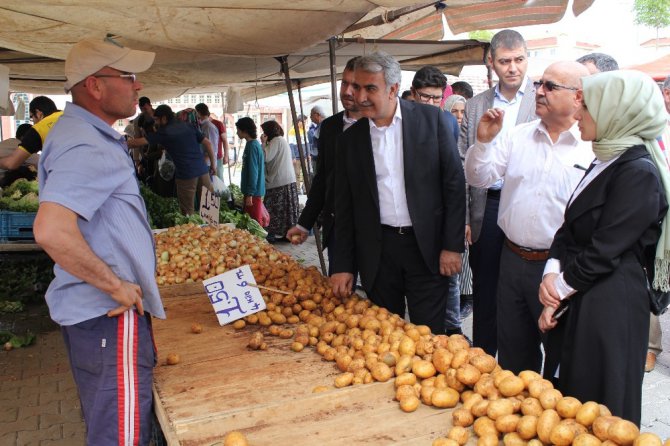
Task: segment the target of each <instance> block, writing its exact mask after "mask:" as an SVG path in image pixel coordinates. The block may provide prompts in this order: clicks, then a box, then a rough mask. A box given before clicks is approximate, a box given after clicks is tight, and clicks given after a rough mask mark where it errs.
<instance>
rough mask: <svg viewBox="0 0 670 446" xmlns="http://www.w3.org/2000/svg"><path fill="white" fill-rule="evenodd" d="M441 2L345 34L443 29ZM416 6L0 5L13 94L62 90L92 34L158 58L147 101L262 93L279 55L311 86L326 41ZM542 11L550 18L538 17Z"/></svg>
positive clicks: (452, 5) (343, 54)
mask: <svg viewBox="0 0 670 446" xmlns="http://www.w3.org/2000/svg"><path fill="white" fill-rule="evenodd" d="M592 1H593V0H574V4H573V7H574V8H576V7H577V6H578V4H579V5H582V6H581V7H584V5H586V6H585V7H588V5H590V3H591V2H592ZM434 3H435V2H424V3H418V5H419V6H422V5H423V6H425V5H427V7H426V8H425V9H421V10H417V12H414V13H412V14H411V15H408V16H403V17H405V18H401V19H398V20H397V21H396V22H393V21H391V22H390V23H386V24H384V25H382V26H380V27H378V28H365V29H361V30H357V31H352V32H351V33H346V34H345V35H347V36H356V35H363V36H364V37H368V38H369V37H375V38H377V37H382V36H384V35H388V34H389V32H393V30H394V29H395V30H397V29H398V28H404V27H408V26H409V27H411V26H412V24H413V23H414V22H416V21H417V20H419V19H421V18H422V17H423V19H421V20H424V19H425V18H426V17H429V18H431V17H432V18H434V19H435V18H437V19H439V21H440V23H441V20H442V19H441V12H442V11H439V12H438V11H437V10H436V8H435V7H433V5H434ZM442 3H446V4H447V7H446V10H444V14H445V16H446V17H447V20H449V17H450V14H451V13H459V16H460V17H467V16H468V15H473V14H469V13H468V11H465V14H464V13H463V12H464V11H463V10H462V9H460V8H467V7H472V8H476V9H477V11H479V12H481V11H482V10H486V11H488V12H489V14H488V15H485V16H484V17H483V19H487V18H490V17H496V16H502V15H503V12H504V13H505V14H508V13H509V14H512V11H515V10H519V11H522V13H521V15H522V16H523V11H524V10H526V11H530V12H532V13H533V14H535V16H537V17H545V18H548V19H551V20H553V19H555V18H556V17H557V16H559V15H561V16H562V14H563V13H564V11H565V8H566V5H567V3H568V0H534V1H532V2H530V1H519V0H502V1H501V0H452V1H448V2H442ZM538 5H539V7H538ZM413 6H417V3H416V1H411V0H339V1H332V0H291V1H286V0H253V1H250V0H218V1H212V0H195V1H191V2H183V1H182V0H179V1H176V0H150V1H144V2H143V1H137V0H115V1H110V0H48V1H46V0H31V1H25V0H21V1H18V0H3V1H2V2H1V3H0V65H5V66H7V67H9V69H10V89H11V90H13V91H26V92H34V93H44V94H61V93H62V92H63V89H62V85H63V80H64V77H63V60H64V59H65V57H66V55H67V53H68V51H69V49H70V47H71V46H72V45H73V44H74V43H76V42H77V41H79V40H81V39H83V38H86V37H99V38H102V37H104V36H105V35H107V34H110V35H112V36H114V37H115V38H116V40H118V41H119V42H120V43H122V44H124V45H127V46H130V47H133V48H137V49H141V50H149V51H154V52H156V54H157V56H156V61H155V63H154V65H153V66H152V68H151V69H150V70H149V71H148V72H147V73H143V74H142V76H141V80H142V81H143V82H144V84H145V91H146V93H147V95H149V96H152V97H156V98H166V97H173V96H177V95H179V94H182V93H184V92H186V91H188V90H190V89H192V88H199V89H201V90H202V89H203V88H208V89H210V91H222V87H224V86H225V87H229V86H234V87H237V88H244V87H249V86H251V85H253V86H254V87H255V91H256V92H257V91H259V88H260V87H263V88H265V87H264V86H263V85H261V84H267V83H273V82H272V79H278V77H279V73H278V72H279V63H278V62H277V61H276V60H275V59H274V57H276V56H282V55H290V58H289V65H290V67H291V76H292V77H297V78H300V79H303V80H304V82H312V83H313V82H314V80H315V79H316V78H319V77H321V76H325V75H327V74H328V73H327V71H324V70H323V67H324V65H323V58H324V56H323V54H324V50H325V54H326V58H325V60H326V64H325V67H328V63H327V45H325V44H323V42H325V41H326V40H327V39H328V38H330V37H331V36H338V35H342V34H343V33H344V32H345V30H346V29H347V28H350V27H351V25H353V24H355V23H356V22H358V21H359V20H360V21H366V20H368V19H369V18H374V17H380V14H381V15H382V16H383V17H384V18H386V17H387V13H389V12H393V11H395V10H397V9H399V8H409V7H413ZM502 8H504V10H503V9H502ZM528 8H530V9H528ZM538 8H539V9H538ZM546 8H549V9H546ZM422 11H423V12H422ZM472 11H473V10H470V12H472ZM538 11H540V12H542V11H544V12H542V14H539V15H538ZM545 12H546V13H545ZM575 12H577V10H575ZM580 12H581V11H580ZM434 21H435V20H433V22H434ZM484 23H485V22H481V23H480V22H468V23H466V24H464V25H463V24H461V25H459V26H461V27H463V26H465V27H472V28H471V29H481V28H482V27H483V26H481V25H482V24H484ZM496 23H498V22H496ZM419 25H420V27H421V26H424V25H422V24H419ZM430 26H431V30H433V31H431V34H430V35H431V37H430V39H433V38H436V39H439V38H441V35H440V36H438V34H439V30H440V29H441V28H440V27H439V26H437V27H436V26H435V24H431V25H430ZM391 36H392V35H391ZM391 36H389V37H391ZM402 38H403V39H409V40H413V39H417V38H421V35H419V36H417V35H416V34H412V33H411V32H407V33H402ZM315 45H316V46H315ZM349 47H350V48H348V49H347V48H340V49H338V67H340V68H341V67H342V66H343V63H342V60H343V59H344V60H346V59H347V58H348V57H351V56H352V55H358V54H363V53H364V52H365V51H371V50H372V48H373V47H374V45H370V44H369V43H367V44H365V45H363V46H360V47H355V46H354V45H351V44H350V45H349ZM412 48H413V51H416V53H415V54H409V55H408V54H403V57H404V59H411V58H412V56H414V57H415V58H418V60H417V61H415V62H416V64H415V65H419V61H420V62H421V63H434V64H437V65H440V64H443V65H442V66H443V67H444V68H446V69H445V71H447V72H451V73H454V72H455V70H458V68H457V67H458V66H459V64H460V65H462V63H461V61H459V60H457V59H454V60H455V62H454V63H446V59H448V58H449V57H456V55H458V57H460V56H461V55H462V53H461V52H457V53H454V54H451V55H449V56H448V57H447V56H445V55H442V56H441V58H440V59H430V58H428V53H427V52H425V51H423V50H422V49H420V47H419V46H416V47H412ZM403 51H404V50H403ZM389 52H391V53H392V54H396V55H398V54H400V53H396V52H394V51H389ZM477 57H479V56H477ZM463 59H467V57H463ZM470 59H472V56H470ZM431 60H433V62H430V61H431ZM479 60H481V59H479ZM468 63H469V62H468ZM405 68H407V64H405Z"/></svg>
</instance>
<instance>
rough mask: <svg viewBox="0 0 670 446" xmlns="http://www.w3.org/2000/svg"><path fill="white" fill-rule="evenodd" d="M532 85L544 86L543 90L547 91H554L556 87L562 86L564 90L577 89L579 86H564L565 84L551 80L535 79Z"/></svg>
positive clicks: (536, 86)
mask: <svg viewBox="0 0 670 446" xmlns="http://www.w3.org/2000/svg"><path fill="white" fill-rule="evenodd" d="M533 85H535V88H540V87H544V88H545V90H547V91H554V90H555V89H557V88H562V89H564V90H572V91H577V90H579V88H576V87H566V86H565V85H560V84H557V83H556V82H552V81H535V82H533Z"/></svg>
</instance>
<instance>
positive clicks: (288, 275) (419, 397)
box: [156, 225, 670, 446]
mask: <svg viewBox="0 0 670 446" xmlns="http://www.w3.org/2000/svg"><path fill="white" fill-rule="evenodd" d="M156 253H157V256H158V258H159V265H158V277H157V280H158V283H159V284H172V283H182V282H188V281H196V280H201V279H202V278H205V277H210V276H213V275H216V274H220V273H221V272H223V271H225V270H228V269H231V268H234V267H237V266H240V265H243V264H249V265H250V267H251V269H252V271H253V273H254V277H255V279H256V282H257V283H258V284H259V285H263V286H264V287H267V288H270V289H271V290H268V289H261V292H262V294H263V297H264V299H265V301H266V303H267V308H266V310H265V311H261V312H259V313H256V314H253V315H250V316H247V317H245V318H244V319H243V320H238V321H236V322H235V324H234V325H233V326H234V327H235V328H236V329H243V328H244V327H245V326H247V325H259V326H260V327H262V329H263V330H262V331H256V332H254V333H253V334H252V336H251V339H250V342H249V348H251V349H255V350H263V349H265V348H267V344H266V342H265V341H264V339H263V335H264V334H265V335H268V336H278V337H280V338H284V339H291V340H292V343H291V349H292V350H293V351H296V352H299V351H302V350H303V349H304V348H305V347H307V346H312V347H314V348H315V350H316V351H317V353H319V354H320V355H321V356H322V357H323V359H325V360H327V361H332V362H334V363H335V366H336V367H337V368H338V369H339V371H340V372H341V373H340V374H339V375H338V376H336V378H335V380H334V383H333V385H334V387H336V388H341V387H346V386H350V385H359V384H367V383H372V382H375V381H379V382H385V381H388V380H390V379H392V378H394V377H395V392H396V393H395V399H396V400H397V401H398V403H399V406H400V408H401V409H402V410H403V411H406V412H412V411H414V410H416V409H417V408H418V407H419V405H420V404H422V403H423V404H425V405H427V406H434V407H436V408H456V407H457V406H458V405H459V403H460V404H461V405H460V407H458V408H456V409H455V410H454V411H453V412H452V418H453V427H452V428H451V430H450V431H449V432H448V433H447V436H446V437H444V438H438V439H436V440H435V441H434V443H433V444H434V445H449V446H457V445H463V444H465V443H466V442H467V441H468V440H469V438H470V435H471V432H473V433H474V435H476V436H477V437H478V440H477V444H478V445H482V446H494V445H498V444H499V441H500V439H501V438H502V440H503V443H504V444H505V445H506V446H516V445H519V446H520V445H530V446H535V445H536V446H540V445H542V444H554V445H558V446H567V445H570V444H574V445H578V446H596V445H599V444H601V443H602V444H603V445H604V446H608V445H622V446H628V445H633V444H634V445H636V446H638V445H640V446H647V445H649V446H651V445H655V446H661V445H662V442H661V440H660V439H659V438H658V437H657V436H656V435H654V434H649V433H644V434H640V432H639V430H638V428H637V427H636V426H635V425H634V424H633V423H631V422H629V421H626V420H622V419H620V418H618V417H615V416H612V415H611V413H610V412H609V410H608V409H607V408H606V407H605V406H603V405H599V404H597V403H595V402H593V401H590V402H585V403H581V402H580V401H578V400H577V399H575V398H572V397H569V396H563V395H562V394H561V392H560V391H558V390H557V389H554V388H553V385H552V383H551V382H550V381H547V380H545V379H543V378H542V377H541V376H540V375H539V374H537V373H535V372H532V371H524V372H521V373H519V375H518V376H516V375H514V374H513V373H512V372H510V371H508V370H502V369H501V368H500V366H499V365H498V364H497V362H496V360H495V358H493V357H492V356H490V355H488V354H486V353H485V352H484V351H483V350H482V349H480V348H472V347H470V345H469V343H468V341H467V340H466V339H465V338H464V337H463V336H460V335H452V336H449V337H447V336H444V335H437V336H436V335H433V334H432V333H431V332H430V329H429V328H428V327H427V326H416V325H414V324H412V323H409V322H406V321H405V320H404V319H403V318H401V317H400V316H398V315H396V314H393V313H390V312H389V311H388V310H386V309H385V308H380V307H378V306H376V305H374V304H372V303H371V302H370V301H369V300H367V299H362V298H360V297H359V296H358V295H355V294H354V295H352V296H351V297H349V298H348V299H345V300H340V299H338V298H336V297H334V296H333V295H332V290H331V288H330V286H329V283H328V279H327V278H325V277H323V276H322V275H321V274H320V273H319V271H318V270H317V269H316V268H315V267H309V268H304V267H302V266H301V265H300V264H299V263H298V262H296V261H295V260H294V259H292V258H291V257H290V256H288V255H286V254H283V253H280V252H278V251H276V250H275V249H274V247H272V246H271V245H269V244H268V243H266V242H265V241H261V240H259V239H258V238H255V237H253V236H251V235H250V234H248V233H246V231H240V230H237V229H235V230H231V229H229V228H225V227H224V228H211V227H204V228H200V227H198V226H195V225H183V226H179V227H176V228H171V229H170V230H168V231H167V232H165V233H162V234H158V235H157V236H156ZM165 253H167V256H166V255H165ZM164 257H167V258H164ZM198 263H199V266H198ZM330 389H331V388H330V387H326V386H319V387H317V388H315V389H313V392H321V391H326V390H330ZM665 446H670V440H668V441H666V442H665Z"/></svg>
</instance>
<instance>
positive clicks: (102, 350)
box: [34, 39, 165, 445]
mask: <svg viewBox="0 0 670 446" xmlns="http://www.w3.org/2000/svg"><path fill="white" fill-rule="evenodd" d="M153 60H154V53H149V52H144V51H136V50H131V49H129V48H124V47H122V46H121V45H119V44H118V43H116V42H114V41H112V40H109V39H105V40H84V41H81V42H79V43H77V44H76V45H74V47H73V48H72V49H71V50H70V53H69V54H68V56H67V59H66V61H65V76H66V79H67V80H66V83H65V91H66V92H68V91H69V92H70V93H71V94H72V103H68V104H67V105H66V107H65V110H64V111H63V116H62V117H61V118H60V120H59V121H58V122H57V123H56V125H55V126H54V127H53V129H52V130H51V133H50V135H49V138H48V140H47V141H46V142H45V144H44V148H43V151H42V157H41V160H40V163H39V182H40V207H39V211H38V212H37V216H36V218H35V224H34V233H35V240H36V241H37V243H39V244H40V245H41V246H42V247H43V248H44V250H45V251H46V252H47V253H48V254H49V256H50V257H51V258H52V259H53V260H54V261H55V262H56V266H55V268H54V272H55V278H54V280H53V281H52V282H51V284H50V286H49V289H48V290H47V293H46V300H47V305H48V306H49V313H50V315H51V318H52V319H53V320H54V321H56V322H57V323H58V324H60V325H61V329H62V333H63V338H64V341H65V346H66V349H67V351H68V355H69V359H70V366H71V369H72V374H73V376H74V380H75V383H76V384H77V390H78V391H79V398H80V400H81V407H82V412H83V415H84V421H85V423H86V431H87V432H86V444H90V445H119V444H122V445H131V444H132V445H134V444H141V445H147V444H149V440H150V437H151V419H152V417H151V414H152V404H153V401H152V389H151V386H152V379H153V366H154V365H155V362H156V353H155V350H154V347H153V343H152V336H151V316H155V317H158V318H165V312H164V310H163V305H162V303H161V299H160V296H159V293H158V288H157V286H156V282H155V280H154V270H155V262H156V261H155V254H154V250H153V239H152V234H151V229H150V227H149V223H148V221H147V213H146V209H145V206H144V201H143V200H142V197H141V196H140V194H139V189H138V183H137V180H136V177H135V171H134V168H133V162H132V159H131V158H130V156H129V155H128V148H127V146H126V144H125V139H124V137H123V136H122V135H121V134H119V133H118V132H116V131H115V130H114V129H113V128H112V124H114V122H116V121H117V120H119V119H124V118H127V117H129V116H132V115H133V114H134V113H135V107H136V106H137V98H138V91H139V90H141V89H142V84H141V83H139V82H138V81H137V80H136V78H135V73H137V72H142V71H146V70H147V69H148V68H149V67H150V66H151V64H152V63H153Z"/></svg>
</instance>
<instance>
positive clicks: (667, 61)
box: [628, 54, 670, 81]
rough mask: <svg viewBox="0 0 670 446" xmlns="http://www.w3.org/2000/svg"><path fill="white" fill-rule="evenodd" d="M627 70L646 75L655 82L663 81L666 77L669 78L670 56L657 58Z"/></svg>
mask: <svg viewBox="0 0 670 446" xmlns="http://www.w3.org/2000/svg"><path fill="white" fill-rule="evenodd" d="M628 69H630V70H638V71H642V72H644V73H647V74H648V75H649V76H651V77H653V78H654V80H655V81H664V80H665V78H666V77H668V76H670V54H667V55H665V56H663V57H659V58H658V59H655V60H652V61H651V62H647V63H643V64H641V65H634V66H632V67H628Z"/></svg>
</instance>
